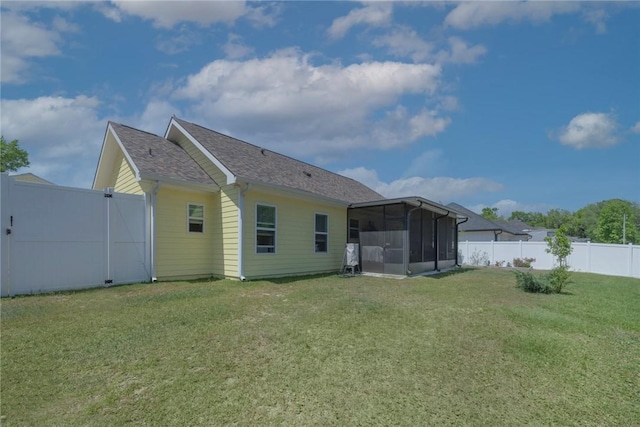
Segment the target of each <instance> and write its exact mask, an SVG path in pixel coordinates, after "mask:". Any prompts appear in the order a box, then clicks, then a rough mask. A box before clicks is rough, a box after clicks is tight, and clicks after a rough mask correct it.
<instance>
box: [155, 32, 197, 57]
mask: <svg viewBox="0 0 640 427" xmlns="http://www.w3.org/2000/svg"><path fill="white" fill-rule="evenodd" d="M198 43H200V37H199V35H198V34H196V33H194V32H191V31H188V30H182V31H180V33H179V34H177V35H175V36H173V37H169V38H161V39H160V40H158V42H157V43H156V49H158V50H159V51H160V52H164V53H166V54H167V55H176V54H178V53H182V52H186V51H188V50H189V48H190V47H191V46H193V45H194V44H198Z"/></svg>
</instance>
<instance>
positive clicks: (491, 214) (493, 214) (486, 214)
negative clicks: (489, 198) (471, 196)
mask: <svg viewBox="0 0 640 427" xmlns="http://www.w3.org/2000/svg"><path fill="white" fill-rule="evenodd" d="M480 215H482V217H483V218H486V219H488V220H489V221H501V220H502V219H503V218H501V217H500V216H498V208H482V213H481V214H480Z"/></svg>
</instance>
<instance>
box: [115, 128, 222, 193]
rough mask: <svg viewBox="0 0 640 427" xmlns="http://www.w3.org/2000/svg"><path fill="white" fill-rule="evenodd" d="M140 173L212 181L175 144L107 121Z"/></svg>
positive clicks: (200, 181)
mask: <svg viewBox="0 0 640 427" xmlns="http://www.w3.org/2000/svg"><path fill="white" fill-rule="evenodd" d="M109 124H110V125H111V128H112V129H113V131H114V132H115V133H116V135H118V138H119V139H120V141H121V142H122V144H123V145H124V147H125V149H126V150H127V153H128V154H129V156H130V157H131V160H132V161H133V163H134V164H135V166H136V167H137V168H138V170H139V171H140V175H142V176H144V175H152V176H158V177H163V178H167V179H172V180H179V181H186V182H190V183H194V184H205V185H215V184H216V183H215V182H214V181H213V179H212V178H211V177H210V176H209V175H208V174H207V173H206V172H205V171H204V170H203V169H202V168H201V167H200V166H199V165H198V164H197V163H196V162H195V160H193V159H192V158H191V156H189V154H187V152H186V151H184V150H183V149H182V148H181V147H180V146H179V145H177V144H175V143H173V142H171V141H169V140H167V139H164V138H162V137H160V136H158V135H154V134H152V133H148V132H144V131H141V130H138V129H134V128H131V127H129V126H125V125H121V124H119V123H114V122H109Z"/></svg>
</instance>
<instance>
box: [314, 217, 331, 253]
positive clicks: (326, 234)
mask: <svg viewBox="0 0 640 427" xmlns="http://www.w3.org/2000/svg"><path fill="white" fill-rule="evenodd" d="M318 215H323V216H325V217H326V218H327V231H318V230H317V228H316V226H317V225H318V224H317V220H318V218H317V217H318ZM318 234H324V235H325V236H327V242H326V243H327V247H326V250H324V251H319V250H318V249H317V248H316V243H317V242H316V237H317V235H318ZM313 253H315V254H328V253H329V214H328V213H326V212H314V214H313Z"/></svg>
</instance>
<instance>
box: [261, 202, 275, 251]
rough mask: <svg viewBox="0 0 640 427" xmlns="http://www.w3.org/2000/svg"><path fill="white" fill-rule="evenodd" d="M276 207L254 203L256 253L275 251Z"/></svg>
mask: <svg viewBox="0 0 640 427" xmlns="http://www.w3.org/2000/svg"><path fill="white" fill-rule="evenodd" d="M276 223H277V222H276V207H275V206H271V205H264V204H256V253H258V254H274V253H276Z"/></svg>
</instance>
